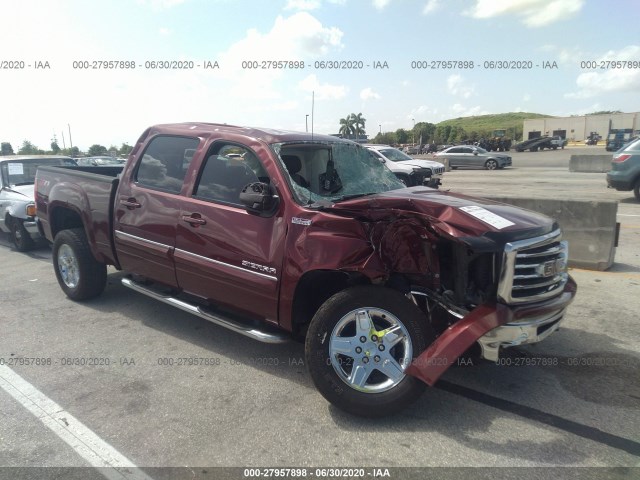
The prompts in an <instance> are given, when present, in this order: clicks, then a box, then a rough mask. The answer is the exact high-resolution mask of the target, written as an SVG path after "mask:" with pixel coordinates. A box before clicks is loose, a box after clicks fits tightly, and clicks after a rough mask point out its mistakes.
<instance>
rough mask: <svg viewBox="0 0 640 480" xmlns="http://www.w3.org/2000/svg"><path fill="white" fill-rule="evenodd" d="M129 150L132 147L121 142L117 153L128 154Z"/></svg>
mask: <svg viewBox="0 0 640 480" xmlns="http://www.w3.org/2000/svg"><path fill="white" fill-rule="evenodd" d="M131 150H133V147H132V146H131V145H128V144H126V143H123V144H122V145H121V146H120V149H118V154H119V155H129V154H130V153H131Z"/></svg>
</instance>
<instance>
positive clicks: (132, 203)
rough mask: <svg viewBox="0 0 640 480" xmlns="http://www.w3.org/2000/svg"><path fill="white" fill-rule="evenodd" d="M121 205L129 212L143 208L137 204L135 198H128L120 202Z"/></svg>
mask: <svg viewBox="0 0 640 480" xmlns="http://www.w3.org/2000/svg"><path fill="white" fill-rule="evenodd" d="M120 204H121V205H124V206H125V207H127V208H128V209H129V210H133V209H134V208H140V207H141V206H142V205H140V204H139V203H138V202H136V199H135V198H127V199H126V200H120Z"/></svg>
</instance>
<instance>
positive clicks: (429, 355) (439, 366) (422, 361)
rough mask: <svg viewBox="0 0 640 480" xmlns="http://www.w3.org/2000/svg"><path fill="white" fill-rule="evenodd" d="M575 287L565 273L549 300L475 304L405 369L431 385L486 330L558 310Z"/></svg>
mask: <svg viewBox="0 0 640 480" xmlns="http://www.w3.org/2000/svg"><path fill="white" fill-rule="evenodd" d="M576 290H577V286H576V283H575V282H574V280H573V279H572V278H571V277H569V281H568V282H567V284H566V285H565V288H564V291H563V292H562V294H561V295H559V296H558V297H555V298H554V299H551V300H546V301H544V302H539V303H534V304H530V305H521V306H508V305H503V304H501V303H494V304H483V305H479V306H478V307H476V308H474V309H473V310H472V311H470V312H469V313H468V314H467V315H465V316H464V317H463V318H462V319H460V320H459V321H457V322H456V323H454V324H453V325H451V326H450V327H449V328H448V329H447V330H445V331H444V332H443V333H442V335H440V336H439V337H438V339H437V340H436V341H435V342H433V343H432V344H431V345H430V346H429V348H427V349H426V350H425V351H424V352H422V353H421V354H420V355H419V356H418V357H417V358H416V359H414V360H413V362H412V363H411V365H409V367H408V368H407V369H406V370H405V373H406V374H407V375H411V376H413V377H416V378H418V379H420V380H422V381H423V382H425V383H426V384H427V385H430V386H432V385H433V384H435V383H436V382H437V381H438V379H439V378H440V376H442V374H444V372H446V371H447V369H448V368H449V367H450V366H451V365H453V364H454V363H455V362H456V360H457V359H458V357H460V355H462V354H463V353H464V352H465V351H466V350H467V349H468V348H469V347H471V346H472V345H473V344H474V343H475V342H476V341H477V340H478V339H479V338H480V337H482V336H483V335H485V334H486V333H487V332H489V331H490V330H493V329H494V328H496V327H499V326H500V325H504V324H506V323H510V322H512V321H514V320H518V319H522V318H527V317H535V316H538V315H544V314H546V313H552V312H557V311H559V310H562V309H563V308H566V307H567V306H568V305H569V304H570V303H571V302H572V301H573V298H574V297H575V295H576Z"/></svg>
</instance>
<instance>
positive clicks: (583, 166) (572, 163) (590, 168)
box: [569, 154, 613, 173]
mask: <svg viewBox="0 0 640 480" xmlns="http://www.w3.org/2000/svg"><path fill="white" fill-rule="evenodd" d="M612 156H613V155H612V154H609V155H571V159H570V160H569V171H570V172H580V173H604V172H608V171H609V170H611V157H612Z"/></svg>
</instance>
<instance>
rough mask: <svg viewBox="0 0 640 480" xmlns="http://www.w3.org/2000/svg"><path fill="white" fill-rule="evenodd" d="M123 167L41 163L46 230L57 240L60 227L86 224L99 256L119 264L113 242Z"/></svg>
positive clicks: (41, 213)
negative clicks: (114, 211)
mask: <svg viewBox="0 0 640 480" xmlns="http://www.w3.org/2000/svg"><path fill="white" fill-rule="evenodd" d="M122 169H123V167H121V166H115V167H79V166H69V167H67V166H50V167H40V168H39V169H38V172H37V174H36V199H35V200H36V208H37V215H38V218H39V219H40V223H41V227H42V233H43V234H44V236H45V237H46V238H47V240H49V241H51V242H53V241H54V239H55V236H56V234H57V232H58V231H60V230H62V229H65V228H79V227H83V226H84V227H85V232H86V234H87V238H88V239H89V244H90V246H91V251H92V252H93V254H94V256H95V257H96V259H98V260H100V261H102V262H104V263H107V264H111V265H118V262H117V255H116V252H115V248H114V244H113V236H112V235H113V234H112V232H113V207H114V199H115V194H116V191H117V189H118V183H119V180H120V179H119V175H120V174H121V173H122Z"/></svg>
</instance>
